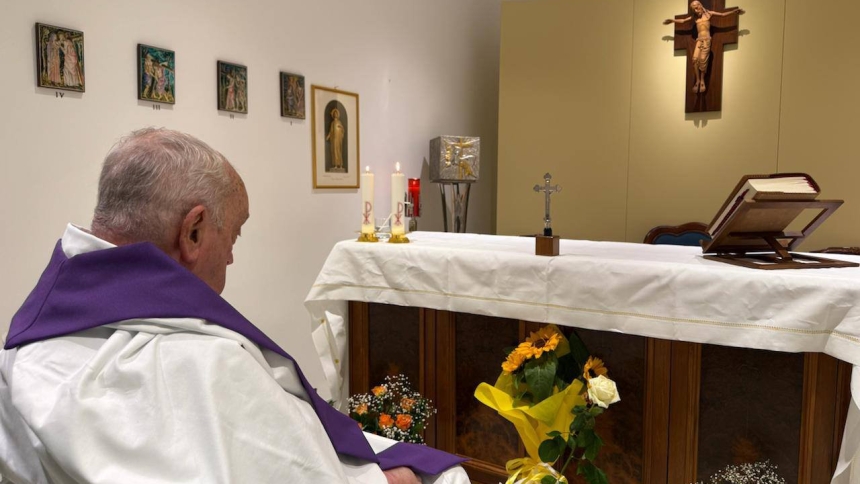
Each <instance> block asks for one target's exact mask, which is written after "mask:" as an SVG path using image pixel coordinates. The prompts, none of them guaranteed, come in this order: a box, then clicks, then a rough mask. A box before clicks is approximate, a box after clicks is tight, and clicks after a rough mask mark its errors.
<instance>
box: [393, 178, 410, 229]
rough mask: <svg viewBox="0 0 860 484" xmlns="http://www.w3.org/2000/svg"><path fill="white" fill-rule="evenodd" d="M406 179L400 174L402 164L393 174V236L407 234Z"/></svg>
mask: <svg viewBox="0 0 860 484" xmlns="http://www.w3.org/2000/svg"><path fill="white" fill-rule="evenodd" d="M405 202H406V177H405V176H403V173H400V163H397V164H396V165H395V171H394V173H392V174H391V235H403V234H405V233H406V225H405V224H406V204H405Z"/></svg>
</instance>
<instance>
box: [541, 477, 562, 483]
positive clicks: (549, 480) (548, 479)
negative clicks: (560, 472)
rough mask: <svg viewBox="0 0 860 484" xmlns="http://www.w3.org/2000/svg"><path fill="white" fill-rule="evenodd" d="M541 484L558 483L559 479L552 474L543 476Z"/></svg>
mask: <svg viewBox="0 0 860 484" xmlns="http://www.w3.org/2000/svg"><path fill="white" fill-rule="evenodd" d="M540 484H558V479H556V478H555V477H552V476H543V479H541V480H540Z"/></svg>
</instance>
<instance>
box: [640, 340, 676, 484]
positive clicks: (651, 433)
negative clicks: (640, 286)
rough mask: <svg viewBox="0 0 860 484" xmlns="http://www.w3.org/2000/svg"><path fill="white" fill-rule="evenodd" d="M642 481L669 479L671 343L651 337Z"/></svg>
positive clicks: (655, 482)
mask: <svg viewBox="0 0 860 484" xmlns="http://www.w3.org/2000/svg"><path fill="white" fill-rule="evenodd" d="M645 361H646V368H645V381H646V383H645V409H644V417H643V425H644V442H643V444H642V460H643V469H642V482H643V483H644V484H665V483H666V482H667V479H668V476H669V467H668V466H669V395H670V383H671V363H672V343H671V342H670V341H666V340H662V339H654V338H648V348H647V356H646V358H645Z"/></svg>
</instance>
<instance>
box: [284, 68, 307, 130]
mask: <svg viewBox="0 0 860 484" xmlns="http://www.w3.org/2000/svg"><path fill="white" fill-rule="evenodd" d="M281 116H283V117H285V118H298V119H305V76H300V75H298V74H287V73H286V72H282V73H281Z"/></svg>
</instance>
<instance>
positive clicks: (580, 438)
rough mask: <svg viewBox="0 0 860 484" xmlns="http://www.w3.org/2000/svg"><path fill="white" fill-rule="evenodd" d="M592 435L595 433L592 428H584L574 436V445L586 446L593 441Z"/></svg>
mask: <svg viewBox="0 0 860 484" xmlns="http://www.w3.org/2000/svg"><path fill="white" fill-rule="evenodd" d="M594 437H595V435H594V431H593V430H588V429H585V430H583V431H582V432H580V433H579V434H578V435H577V436H576V446H577V447H582V448H587V447H588V446H589V445H591V443H592V442H594Z"/></svg>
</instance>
